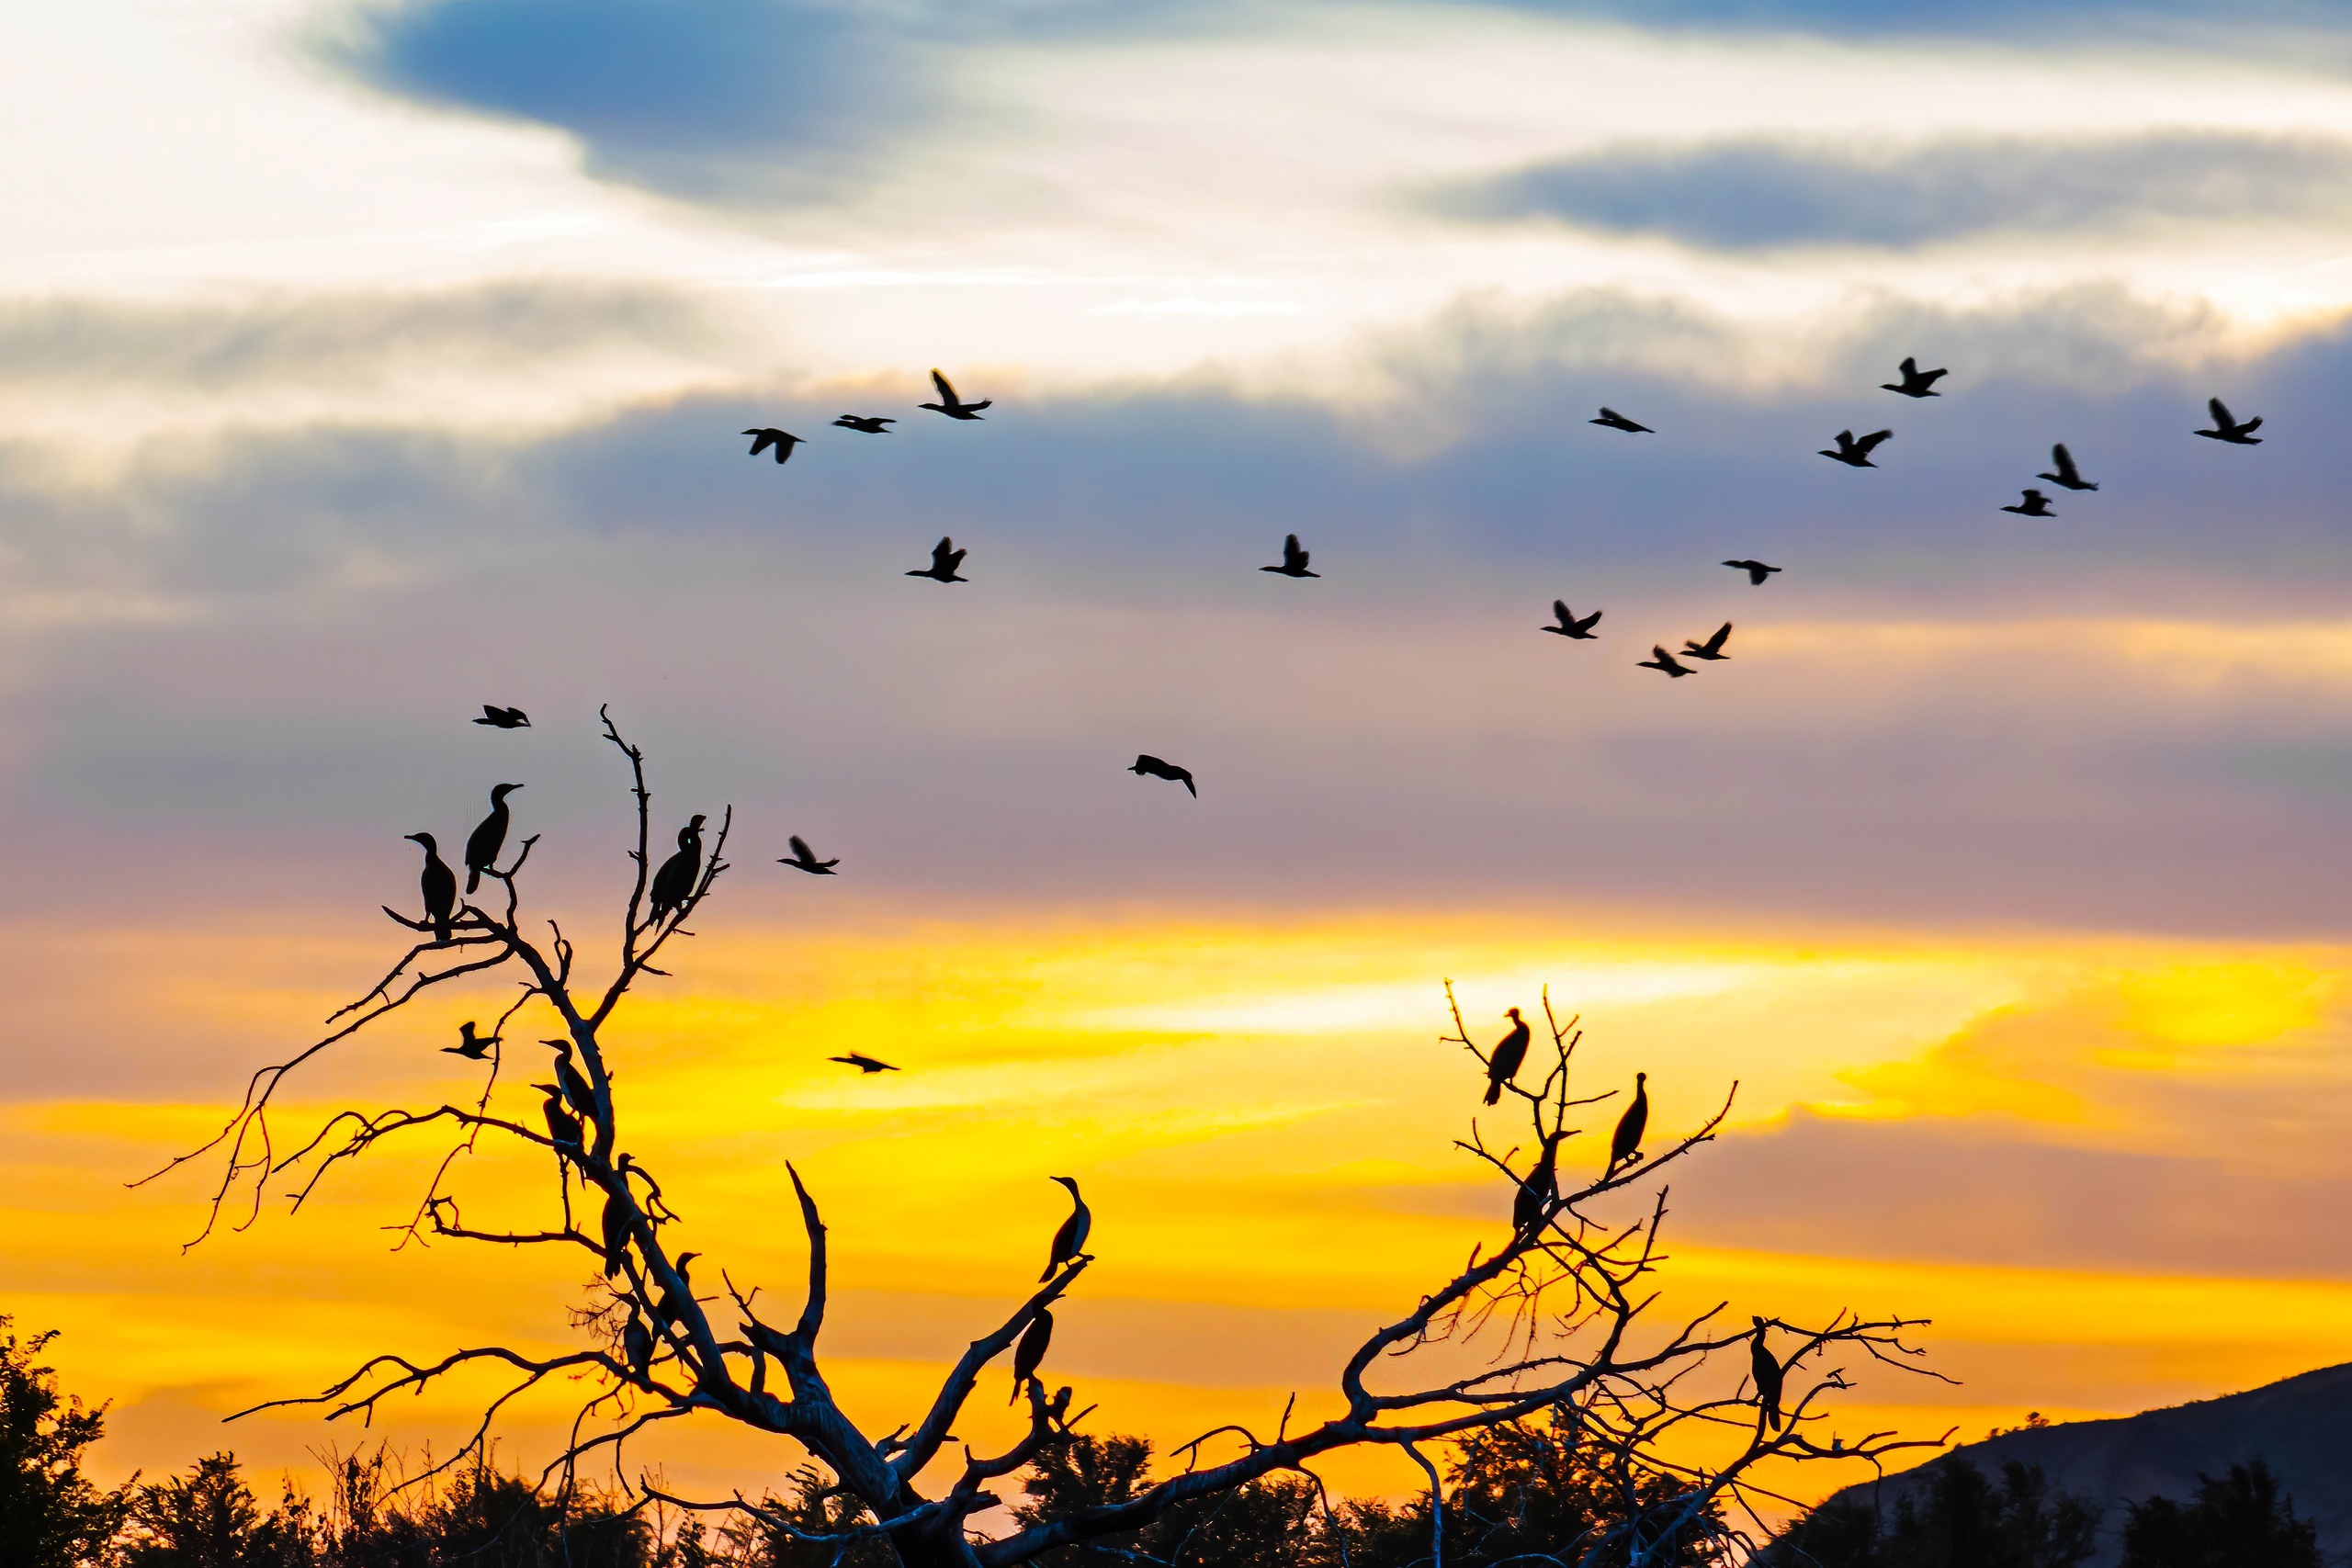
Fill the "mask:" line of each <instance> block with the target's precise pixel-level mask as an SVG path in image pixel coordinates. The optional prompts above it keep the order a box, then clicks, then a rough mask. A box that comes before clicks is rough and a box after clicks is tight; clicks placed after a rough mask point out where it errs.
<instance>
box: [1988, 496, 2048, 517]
mask: <svg viewBox="0 0 2352 1568" xmlns="http://www.w3.org/2000/svg"><path fill="white" fill-rule="evenodd" d="M2001 510H2002V511H2004V512H2014V513H2017V514H2018V516H2020V517H2055V516H2057V515H2058V514H2057V513H2055V512H2052V511H2051V510H2050V498H2049V497H2048V496H2046V495H2044V494H2042V493H2041V491H2038V490H2030V491H2026V492H2025V498H2024V499H2023V500H2022V501H2019V502H2018V503H2017V504H2016V505H2015V506H2004V507H2003V508H2001Z"/></svg>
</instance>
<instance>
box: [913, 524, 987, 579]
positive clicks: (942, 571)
mask: <svg viewBox="0 0 2352 1568" xmlns="http://www.w3.org/2000/svg"><path fill="white" fill-rule="evenodd" d="M964 555H965V552H964V551H962V550H959V549H957V548H956V541H955V540H953V539H951V538H949V537H948V536H946V535H944V534H942V535H941V536H939V543H937V544H935V545H933V546H932V547H931V564H930V565H929V566H926V567H922V568H920V569H918V570H914V571H910V572H909V573H907V575H908V576H909V577H928V578H930V579H931V580H932V581H934V582H969V581H972V580H971V579H970V578H968V577H958V576H956V568H957V567H959V566H962V565H963V564H964Z"/></svg>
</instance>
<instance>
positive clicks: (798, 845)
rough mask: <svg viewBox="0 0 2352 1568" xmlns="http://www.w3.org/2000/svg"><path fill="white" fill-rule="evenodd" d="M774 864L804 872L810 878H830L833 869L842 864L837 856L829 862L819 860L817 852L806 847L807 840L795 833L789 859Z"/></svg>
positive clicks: (807, 844)
mask: <svg viewBox="0 0 2352 1568" xmlns="http://www.w3.org/2000/svg"><path fill="white" fill-rule="evenodd" d="M776 864H778V865H788V866H791V867H792V868H793V869H794V870H796V871H805V872H807V873H808V874H809V875H811V876H831V875H832V874H834V873H833V867H835V866H837V865H839V864H841V857H840V856H839V855H836V856H834V857H833V858H832V859H831V860H819V859H818V858H817V852H816V851H814V850H812V849H810V848H809V840H806V839H804V838H802V837H801V836H800V835H799V834H797V833H795V834H793V835H792V854H791V855H790V857H789V858H787V859H785V860H779V861H777V862H776Z"/></svg>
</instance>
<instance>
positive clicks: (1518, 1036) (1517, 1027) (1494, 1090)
mask: <svg viewBox="0 0 2352 1568" xmlns="http://www.w3.org/2000/svg"><path fill="white" fill-rule="evenodd" d="M1503 1016H1504V1017H1505V1018H1507V1019H1509V1020H1510V1033H1509V1034H1506V1035H1504V1036H1503V1037H1502V1038H1501V1039H1500V1040H1498V1041H1496V1042H1495V1048H1494V1051H1493V1052H1492V1054H1490V1055H1488V1056H1487V1104H1488V1105H1493V1104H1496V1103H1498V1101H1500V1100H1501V1099H1502V1097H1503V1085H1505V1084H1507V1083H1509V1082H1510V1080H1511V1079H1513V1078H1515V1077H1518V1076H1519V1065H1520V1064H1521V1062H1524V1061H1525V1060H1527V1037H1528V1032H1529V1031H1528V1028H1527V1021H1526V1020H1525V1019H1523V1018H1521V1017H1520V1016H1519V1010H1518V1009H1517V1008H1505V1009H1503Z"/></svg>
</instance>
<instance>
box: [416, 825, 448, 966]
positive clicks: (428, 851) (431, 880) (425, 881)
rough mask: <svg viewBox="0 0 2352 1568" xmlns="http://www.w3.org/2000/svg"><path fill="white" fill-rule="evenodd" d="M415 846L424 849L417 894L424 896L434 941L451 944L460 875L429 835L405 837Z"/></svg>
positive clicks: (426, 914)
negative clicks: (450, 923)
mask: <svg viewBox="0 0 2352 1568" xmlns="http://www.w3.org/2000/svg"><path fill="white" fill-rule="evenodd" d="M404 837H406V838H407V840H408V841H409V842H411V843H413V844H422V845H424V870H423V871H422V872H420V873H419V874H418V875H417V879H416V880H417V891H418V892H420V893H422V894H423V895H424V918H425V919H426V920H427V921H429V922H430V923H431V924H432V927H433V940H434V941H435V942H438V943H440V944H441V945H443V946H445V947H446V946H447V945H448V942H449V922H450V920H451V919H453V918H455V917H456V915H457V912H458V874H457V873H456V872H454V871H451V870H450V869H449V863H448V862H447V861H445V860H443V859H442V858H441V846H440V845H438V844H436V843H435V842H434V841H433V835H432V834H430V833H409V834H406V835H404Z"/></svg>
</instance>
